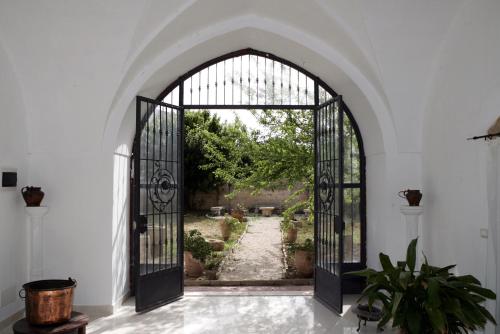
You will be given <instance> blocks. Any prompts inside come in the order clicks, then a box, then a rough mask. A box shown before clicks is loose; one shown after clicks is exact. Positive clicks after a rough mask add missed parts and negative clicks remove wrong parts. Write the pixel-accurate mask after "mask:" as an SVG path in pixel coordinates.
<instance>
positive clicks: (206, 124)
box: [184, 110, 224, 206]
mask: <svg viewBox="0 0 500 334" xmlns="http://www.w3.org/2000/svg"><path fill="white" fill-rule="evenodd" d="M184 123H185V127H186V138H185V146H184V185H185V189H186V195H187V196H188V198H187V199H189V198H190V196H192V195H193V194H194V193H195V192H196V191H209V190H211V189H214V188H217V187H218V186H220V185H222V184H223V183H224V181H223V180H222V179H220V178H218V177H217V176H216V175H215V173H214V169H213V168H212V169H210V168H200V166H203V165H207V164H209V163H210V159H209V158H208V157H207V156H206V155H205V151H204V146H205V141H206V140H205V138H206V136H207V133H209V134H213V135H215V136H220V135H221V133H222V128H223V124H221V122H220V119H219V118H218V117H217V116H216V115H210V113H209V112H208V110H202V111H196V112H195V111H187V112H186V113H185V116H184ZM186 203H187V204H188V206H191V203H190V201H189V200H187V201H186Z"/></svg>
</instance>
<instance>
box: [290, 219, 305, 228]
mask: <svg viewBox="0 0 500 334" xmlns="http://www.w3.org/2000/svg"><path fill="white" fill-rule="evenodd" d="M292 224H293V225H295V227H302V226H303V225H304V224H302V220H300V219H299V220H292Z"/></svg>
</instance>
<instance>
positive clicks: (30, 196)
mask: <svg viewBox="0 0 500 334" xmlns="http://www.w3.org/2000/svg"><path fill="white" fill-rule="evenodd" d="M21 194H22V195H23V198H24V201H25V202H26V206H40V203H41V202H42V199H43V196H45V194H44V192H43V191H42V188H41V187H24V188H22V189H21Z"/></svg>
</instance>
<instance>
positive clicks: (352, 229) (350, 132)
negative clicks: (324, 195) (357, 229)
mask: <svg viewBox="0 0 500 334" xmlns="http://www.w3.org/2000/svg"><path fill="white" fill-rule="evenodd" d="M349 125H350V123H349ZM349 139H350V140H351V143H350V149H351V156H350V158H349V161H350V163H351V166H350V167H351V183H353V182H354V180H353V171H354V170H353V163H352V156H353V153H352V126H351V125H350V126H349ZM351 262H354V192H353V188H351Z"/></svg>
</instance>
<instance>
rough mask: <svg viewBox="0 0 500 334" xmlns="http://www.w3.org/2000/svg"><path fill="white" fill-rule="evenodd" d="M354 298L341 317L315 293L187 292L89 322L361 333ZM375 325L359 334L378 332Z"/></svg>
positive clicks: (158, 329)
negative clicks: (155, 306)
mask: <svg viewBox="0 0 500 334" xmlns="http://www.w3.org/2000/svg"><path fill="white" fill-rule="evenodd" d="M355 300H356V299H355V297H354V296H347V297H346V298H345V305H344V313H343V315H342V316H338V315H336V314H334V313H333V312H332V311H330V310H329V309H327V308H326V307H324V306H323V305H322V304H320V303H319V302H317V301H316V300H314V299H313V297H311V296H303V295H299V296H283V295H271V296H264V295H257V296H226V295H223V296H214V295H209V296H200V295H190V296H185V297H184V298H182V299H181V300H179V301H177V302H174V303H172V304H170V305H166V306H163V307H161V308H158V309H156V310H153V311H150V312H148V313H144V314H136V313H135V312H134V304H133V300H129V301H128V302H127V303H126V304H125V305H124V306H123V307H121V308H120V310H118V312H116V313H115V314H114V315H112V316H109V317H106V318H100V319H97V320H95V321H93V322H91V323H90V324H89V326H88V328H87V332H88V333H92V334H100V333H103V334H104V333H106V334H118V333H119V334H127V333H134V334H138V333H172V334H181V333H182V334H191V333H193V334H194V333H203V334H211V333H217V334H233V333H266V334H271V333H290V334H295V333H297V334H299V333H300V334H302V333H338V334H355V333H357V331H356V329H357V325H358V321H357V318H356V317H355V316H354V314H352V312H351V311H350V306H351V305H352V304H354V302H355ZM375 327H376V326H375V323H368V326H367V327H362V329H361V331H360V333H375V332H376V330H375Z"/></svg>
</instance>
